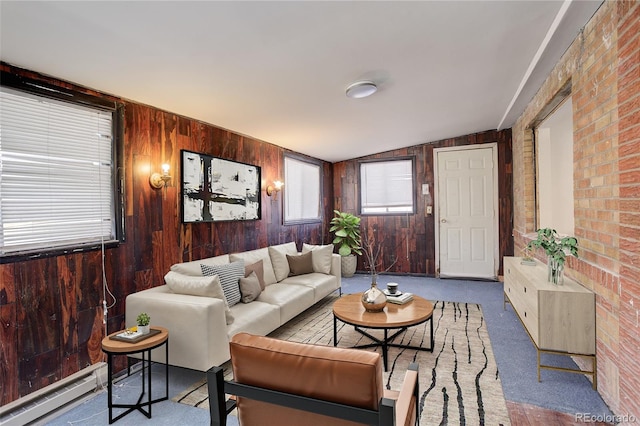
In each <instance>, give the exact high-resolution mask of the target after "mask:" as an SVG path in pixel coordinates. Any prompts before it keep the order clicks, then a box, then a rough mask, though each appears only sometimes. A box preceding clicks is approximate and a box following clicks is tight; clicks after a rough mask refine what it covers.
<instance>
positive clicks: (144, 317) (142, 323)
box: [136, 312, 151, 334]
mask: <svg viewBox="0 0 640 426" xmlns="http://www.w3.org/2000/svg"><path fill="white" fill-rule="evenodd" d="M150 322H151V317H150V316H149V314H147V313H146V312H141V313H140V314H138V316H137V317H136V323H137V324H138V331H139V332H140V333H142V334H149V331H150V330H149V323H150Z"/></svg>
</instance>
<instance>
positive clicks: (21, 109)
mask: <svg viewBox="0 0 640 426" xmlns="http://www.w3.org/2000/svg"><path fill="white" fill-rule="evenodd" d="M113 140H114V138H113V115H112V111H106V110H102V109H97V108H92V107H88V106H84V105H76V104H72V103H68V102H62V101H58V100H55V99H50V98H46V97H42V96H37V95H34V94H30V93H27V92H22V91H18V90H14V89H10V88H7V87H2V88H0V255H6V254H12V253H16V252H23V251H37V250H46V249H55V248H62V247H67V246H76V245H82V244H91V243H96V242H104V241H113V240H115V239H116V232H115V209H114V199H113V198H114V196H113V194H114V191H113V179H112V173H113V168H114V167H113V154H112V153H113V147H112V144H113Z"/></svg>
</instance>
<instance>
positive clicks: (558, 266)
mask: <svg viewBox="0 0 640 426" xmlns="http://www.w3.org/2000/svg"><path fill="white" fill-rule="evenodd" d="M547 273H548V275H547V281H549V282H550V283H553V284H556V285H562V284H563V283H564V262H560V261H557V260H556V259H554V258H553V257H552V256H549V258H548V261H547Z"/></svg>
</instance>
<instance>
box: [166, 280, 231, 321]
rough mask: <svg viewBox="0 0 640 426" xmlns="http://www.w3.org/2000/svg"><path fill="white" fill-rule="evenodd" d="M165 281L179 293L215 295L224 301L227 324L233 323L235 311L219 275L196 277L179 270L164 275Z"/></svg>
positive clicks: (204, 295)
mask: <svg viewBox="0 0 640 426" xmlns="http://www.w3.org/2000/svg"><path fill="white" fill-rule="evenodd" d="M164 282H165V283H167V286H168V287H169V289H170V290H171V291H172V292H174V293H177V294H188V295H191V296H201V297H213V298H216V299H220V300H222V301H223V302H224V315H225V318H226V320H227V324H231V323H232V322H233V320H234V317H233V313H231V310H230V309H229V304H228V303H227V299H226V298H225V297H224V292H223V291H222V286H221V285H220V279H219V278H218V276H217V275H214V276H211V277H194V276H191V275H183V274H180V273H178V272H174V271H169V272H167V275H165V276H164Z"/></svg>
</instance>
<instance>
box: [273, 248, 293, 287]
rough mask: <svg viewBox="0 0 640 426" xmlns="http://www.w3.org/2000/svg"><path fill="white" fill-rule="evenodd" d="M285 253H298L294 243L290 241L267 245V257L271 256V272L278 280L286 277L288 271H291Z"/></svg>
mask: <svg viewBox="0 0 640 426" xmlns="http://www.w3.org/2000/svg"><path fill="white" fill-rule="evenodd" d="M287 254H292V255H293V254H298V251H297V249H296V243H294V242H290V243H286V244H278V245H275V246H270V247H269V257H270V258H271V264H272V265H273V272H275V274H276V280H278V282H280V281H282V280H284V279H285V278H287V277H288V276H289V272H291V270H290V269H289V261H287Z"/></svg>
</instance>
